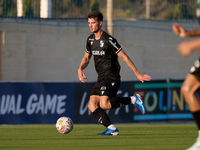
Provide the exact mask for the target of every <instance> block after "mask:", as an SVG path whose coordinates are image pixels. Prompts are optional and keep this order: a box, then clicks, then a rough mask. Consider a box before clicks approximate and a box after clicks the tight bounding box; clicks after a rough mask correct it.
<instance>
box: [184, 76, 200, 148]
mask: <svg viewBox="0 0 200 150" xmlns="http://www.w3.org/2000/svg"><path fill="white" fill-rule="evenodd" d="M199 88H200V82H199V80H198V79H197V77H196V76H195V75H193V74H190V73H189V74H188V75H187V77H186V79H185V81H184V83H183V85H182V87H181V92H182V94H183V96H184V98H185V101H186V102H187V104H188V106H189V108H190V111H191V113H192V115H193V117H194V120H195V121H196V124H197V126H198V130H199V131H198V134H199V136H198V138H197V140H196V142H195V143H194V144H193V145H192V146H191V147H190V148H188V149H187V150H199V149H200V102H199V100H198V98H197V96H196V91H197V90H198V89H199Z"/></svg>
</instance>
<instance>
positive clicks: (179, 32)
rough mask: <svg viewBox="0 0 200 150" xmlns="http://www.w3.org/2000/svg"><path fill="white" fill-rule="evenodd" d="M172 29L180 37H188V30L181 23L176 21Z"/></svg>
mask: <svg viewBox="0 0 200 150" xmlns="http://www.w3.org/2000/svg"><path fill="white" fill-rule="evenodd" d="M172 30H173V32H174V33H175V34H176V35H178V36H180V37H186V32H187V31H186V30H185V28H183V27H182V26H181V25H179V24H177V23H174V24H173V25H172Z"/></svg>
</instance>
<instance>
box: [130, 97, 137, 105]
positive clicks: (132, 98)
mask: <svg viewBox="0 0 200 150" xmlns="http://www.w3.org/2000/svg"><path fill="white" fill-rule="evenodd" d="M135 102H136V97H135V96H131V103H132V104H135Z"/></svg>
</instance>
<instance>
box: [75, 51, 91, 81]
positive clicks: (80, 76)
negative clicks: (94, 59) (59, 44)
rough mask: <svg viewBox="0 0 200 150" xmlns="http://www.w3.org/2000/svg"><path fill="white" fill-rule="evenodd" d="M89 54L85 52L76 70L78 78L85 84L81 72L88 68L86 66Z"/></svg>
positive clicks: (84, 78) (88, 61) (84, 77)
mask: <svg viewBox="0 0 200 150" xmlns="http://www.w3.org/2000/svg"><path fill="white" fill-rule="evenodd" d="M91 56H92V55H91V54H89V53H87V52H85V55H84V56H83V58H82V60H81V63H80V66H79V68H78V78H79V80H80V81H81V82H83V83H85V82H86V79H87V77H86V75H85V73H84V72H83V70H84V69H85V68H86V67H87V66H88V64H89V63H90V58H91Z"/></svg>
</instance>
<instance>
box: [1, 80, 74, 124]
mask: <svg viewBox="0 0 200 150" xmlns="http://www.w3.org/2000/svg"><path fill="white" fill-rule="evenodd" d="M73 96H74V84H73V83H67V84H66V83H0V124H40V123H43V124H51V123H55V122H56V120H57V119H58V117H60V116H69V117H71V118H72V117H73Z"/></svg>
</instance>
